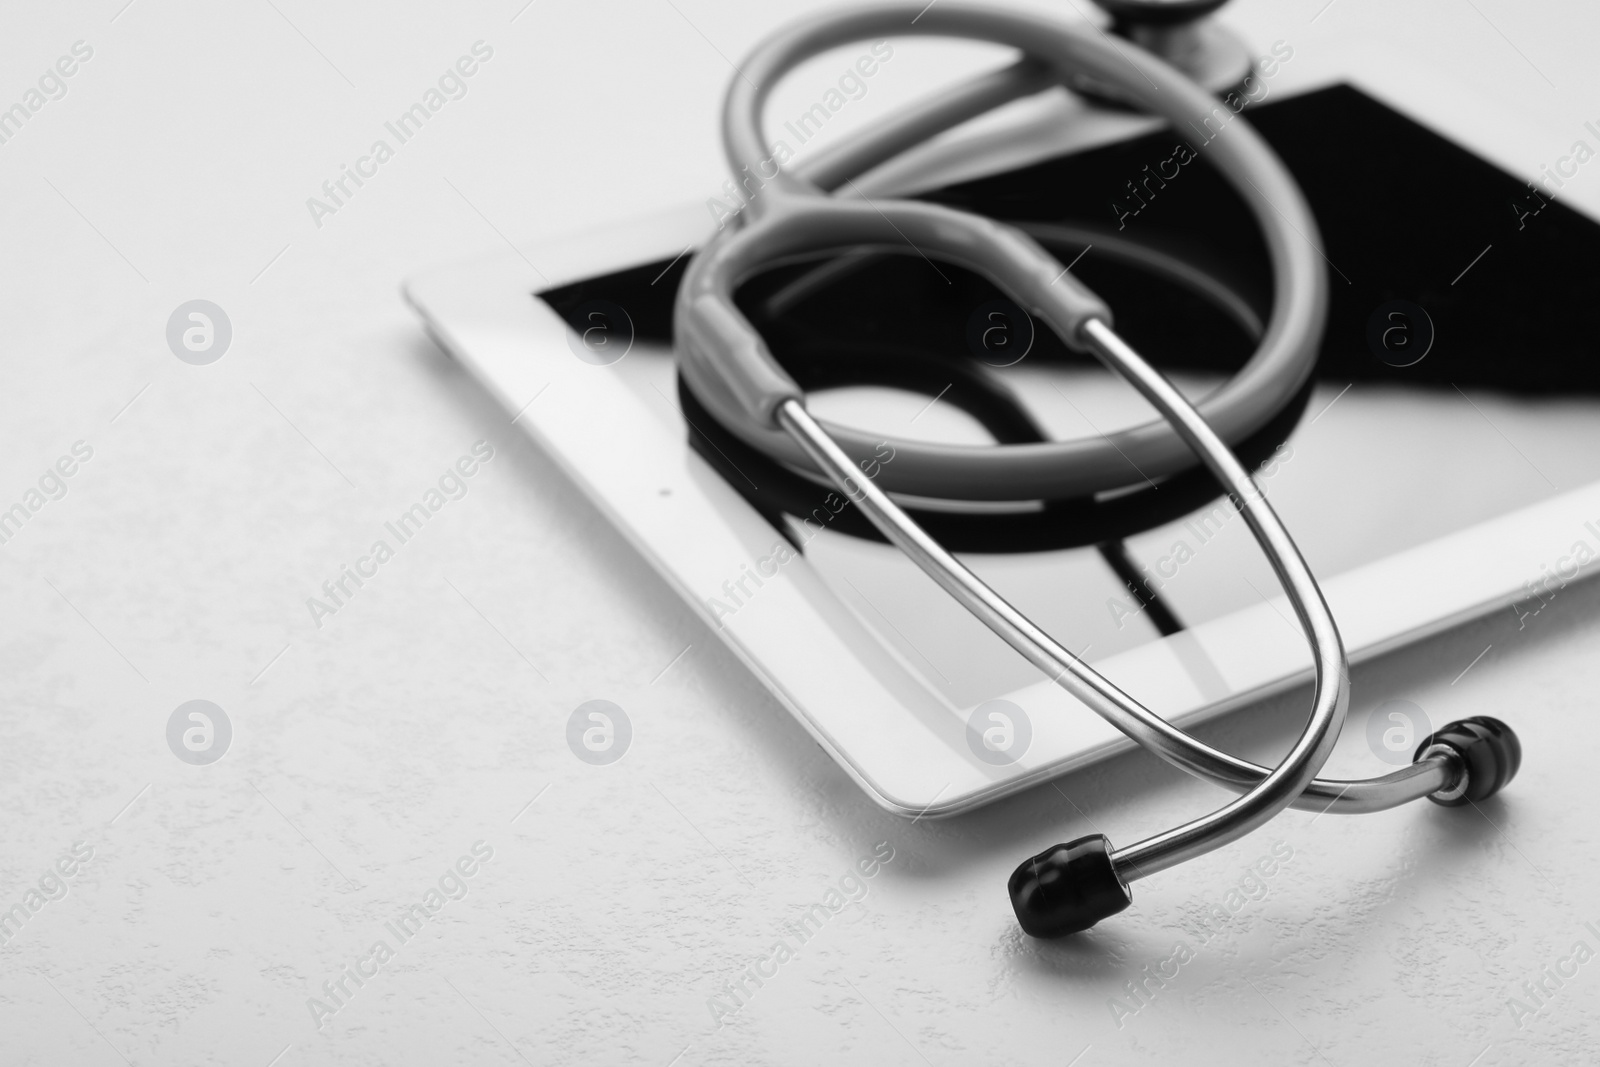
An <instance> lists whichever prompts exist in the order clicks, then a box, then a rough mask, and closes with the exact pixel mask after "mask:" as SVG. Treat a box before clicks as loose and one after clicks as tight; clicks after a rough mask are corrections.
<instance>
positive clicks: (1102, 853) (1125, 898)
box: [1006, 834, 1133, 937]
mask: <svg viewBox="0 0 1600 1067" xmlns="http://www.w3.org/2000/svg"><path fill="white" fill-rule="evenodd" d="M1006 887H1007V888H1008V889H1009V890H1010V891H1011V906H1012V908H1014V909H1015V910H1016V913H1017V922H1018V923H1020V924H1021V925H1022V929H1023V932H1025V933H1027V934H1029V935H1031V936H1033V937H1063V936H1065V935H1067V934H1075V933H1077V932H1078V931H1080V930H1087V929H1089V927H1091V926H1093V925H1094V924H1095V923H1097V922H1099V921H1100V920H1101V919H1104V918H1106V917H1107V916H1109V915H1115V914H1116V913H1117V912H1119V911H1121V910H1122V909H1123V908H1126V907H1127V906H1128V905H1129V904H1130V903H1132V902H1133V894H1131V893H1129V892H1128V887H1127V886H1126V885H1124V884H1123V883H1122V879H1121V878H1120V877H1118V876H1117V871H1116V868H1115V867H1114V866H1113V865H1112V863H1111V843H1110V842H1109V841H1107V840H1106V839H1105V837H1103V836H1102V835H1100V834H1093V835H1091V836H1089V837H1080V838H1078V840H1076V841H1072V842H1069V843H1068V844H1065V845H1055V846H1053V847H1051V848H1047V849H1045V850H1044V851H1043V852H1041V853H1039V854H1038V855H1037V856H1034V857H1033V858H1032V859H1029V860H1025V861H1024V862H1023V863H1022V865H1021V866H1020V867H1018V868H1017V869H1016V870H1015V871H1014V872H1012V875H1011V881H1010V882H1008V883H1007V884H1006Z"/></svg>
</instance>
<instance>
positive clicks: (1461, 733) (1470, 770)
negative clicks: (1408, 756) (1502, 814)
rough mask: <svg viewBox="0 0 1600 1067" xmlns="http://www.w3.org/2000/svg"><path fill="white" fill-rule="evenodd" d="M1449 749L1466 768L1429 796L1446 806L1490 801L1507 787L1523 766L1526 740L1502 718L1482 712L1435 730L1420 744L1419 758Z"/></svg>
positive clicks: (1430, 798) (1435, 801)
mask: <svg viewBox="0 0 1600 1067" xmlns="http://www.w3.org/2000/svg"><path fill="white" fill-rule="evenodd" d="M1441 748H1443V749H1449V750H1450V751H1452V752H1454V753H1455V754H1456V755H1457V756H1458V757H1459V758H1460V760H1461V766H1462V768H1463V769H1464V770H1465V774H1464V775H1463V777H1462V779H1461V780H1460V781H1457V782H1455V783H1454V784H1452V785H1451V786H1450V787H1449V788H1447V789H1442V790H1440V791H1439V792H1437V793H1430V794H1429V795H1428V799H1429V800H1432V801H1433V802H1434V803H1436V804H1443V805H1445V806H1446V807H1458V806H1460V805H1462V804H1466V803H1469V802H1472V803H1475V802H1477V801H1479V800H1486V799H1488V798H1489V797H1492V796H1494V795H1495V794H1496V793H1498V792H1500V790H1502V789H1504V788H1505V787H1506V785H1507V784H1508V783H1510V781H1511V779H1513V778H1515V777H1516V775H1517V771H1518V769H1519V768H1521V766H1522V742H1521V741H1519V740H1517V734H1516V731H1515V730H1513V729H1511V727H1509V726H1507V725H1506V724H1505V723H1503V722H1501V721H1500V720H1499V719H1494V718H1490V717H1489V716H1487V715H1478V716H1475V717H1473V718H1470V719H1462V720H1460V721H1459V722H1453V723H1451V724H1450V725H1448V726H1446V727H1445V728H1444V729H1442V730H1438V731H1435V732H1434V733H1432V734H1429V735H1428V736H1427V738H1425V739H1424V740H1423V742H1422V744H1421V745H1419V746H1418V747H1417V755H1416V758H1417V759H1419V760H1420V759H1421V758H1422V757H1423V756H1424V755H1425V754H1426V753H1428V752H1429V751H1432V750H1436V749H1441Z"/></svg>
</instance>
